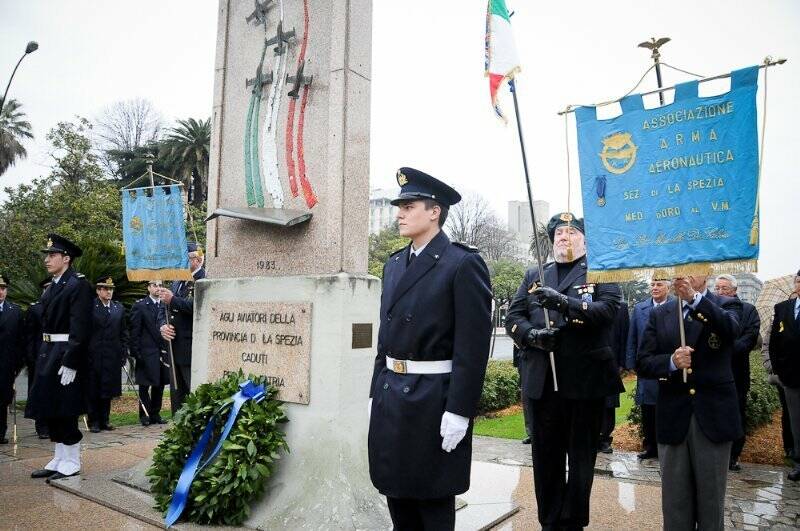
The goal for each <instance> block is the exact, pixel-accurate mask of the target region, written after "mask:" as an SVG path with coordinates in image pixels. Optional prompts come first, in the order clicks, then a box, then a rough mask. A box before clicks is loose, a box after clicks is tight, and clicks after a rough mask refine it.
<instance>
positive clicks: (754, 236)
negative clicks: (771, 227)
mask: <svg viewBox="0 0 800 531" xmlns="http://www.w3.org/2000/svg"><path fill="white" fill-rule="evenodd" d="M750 245H758V216H753V224H752V225H750Z"/></svg>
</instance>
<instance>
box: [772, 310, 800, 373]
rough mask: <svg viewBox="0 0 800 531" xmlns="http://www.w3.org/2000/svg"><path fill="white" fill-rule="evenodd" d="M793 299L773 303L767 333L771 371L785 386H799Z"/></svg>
mask: <svg viewBox="0 0 800 531" xmlns="http://www.w3.org/2000/svg"><path fill="white" fill-rule="evenodd" d="M795 302H796V301H795V299H789V300H786V301H783V302H780V303H778V304H776V305H775V315H774V317H773V318H772V329H771V331H770V334H769V359H770V361H771V362H772V371H773V372H774V373H775V374H777V375H778V378H780V380H781V383H782V384H783V385H784V386H785V387H791V388H796V387H800V327H798V326H797V321H796V320H795V318H794V305H795Z"/></svg>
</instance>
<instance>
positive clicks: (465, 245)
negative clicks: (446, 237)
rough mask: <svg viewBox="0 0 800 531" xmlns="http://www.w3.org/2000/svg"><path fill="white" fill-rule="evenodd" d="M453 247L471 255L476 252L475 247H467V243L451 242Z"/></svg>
mask: <svg viewBox="0 0 800 531" xmlns="http://www.w3.org/2000/svg"><path fill="white" fill-rule="evenodd" d="M453 245H455V246H456V247H461V248H462V249H464V250H465V251H469V252H471V253H477V252H478V248H477V247H475V246H474V245H469V244H467V243H463V242H453Z"/></svg>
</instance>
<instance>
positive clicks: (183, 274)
mask: <svg viewBox="0 0 800 531" xmlns="http://www.w3.org/2000/svg"><path fill="white" fill-rule="evenodd" d="M125 272H126V273H127V274H128V280H129V281H131V282H141V281H143V280H192V279H194V277H193V276H192V272H191V271H189V270H188V269H128V270H126V271H125Z"/></svg>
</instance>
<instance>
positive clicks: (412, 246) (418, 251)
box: [411, 242, 430, 256]
mask: <svg viewBox="0 0 800 531" xmlns="http://www.w3.org/2000/svg"><path fill="white" fill-rule="evenodd" d="M428 243H430V242H428ZM428 243H426V244H425V245H423V246H422V247H420V248H419V249H414V244H413V243H412V244H411V254H415V255H417V256H419V255H420V254H422V251H424V250H425V247H427V246H428Z"/></svg>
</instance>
